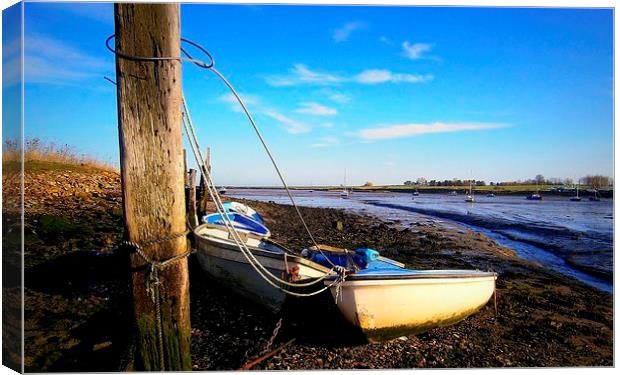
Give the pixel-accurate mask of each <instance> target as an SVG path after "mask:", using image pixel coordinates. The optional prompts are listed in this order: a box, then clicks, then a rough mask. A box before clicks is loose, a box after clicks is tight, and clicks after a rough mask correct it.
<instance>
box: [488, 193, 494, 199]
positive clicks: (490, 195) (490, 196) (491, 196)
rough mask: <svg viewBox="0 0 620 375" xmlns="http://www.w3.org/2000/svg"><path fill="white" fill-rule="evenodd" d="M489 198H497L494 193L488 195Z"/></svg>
mask: <svg viewBox="0 0 620 375" xmlns="http://www.w3.org/2000/svg"><path fill="white" fill-rule="evenodd" d="M487 197H488V198H493V197H495V194H493V193H489V194H487Z"/></svg>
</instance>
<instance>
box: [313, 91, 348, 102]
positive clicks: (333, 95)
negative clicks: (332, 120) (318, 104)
mask: <svg viewBox="0 0 620 375" xmlns="http://www.w3.org/2000/svg"><path fill="white" fill-rule="evenodd" d="M319 94H321V95H323V96H325V97H326V98H327V99H329V100H331V101H332V102H336V103H340V104H346V103H348V102H350V101H351V98H350V97H349V96H348V95H347V94H345V93H342V92H339V91H334V90H332V89H329V88H325V89H323V90H321V91H320V92H319Z"/></svg>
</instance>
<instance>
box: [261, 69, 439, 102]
mask: <svg viewBox="0 0 620 375" xmlns="http://www.w3.org/2000/svg"><path fill="white" fill-rule="evenodd" d="M432 79H433V76H432V75H430V74H424V75H420V74H411V73H393V72H391V71H389V70H386V69H367V70H364V71H362V72H361V73H359V74H357V75H355V76H353V77H346V76H340V75H336V74H331V73H324V72H316V71H313V70H310V69H309V68H308V67H307V66H306V65H304V64H295V65H293V69H292V70H291V74H290V75H288V76H269V77H267V83H268V84H270V85H272V86H296V85H303V84H309V85H321V86H330V85H337V84H340V83H343V82H357V83H362V84H376V83H385V82H408V83H418V82H427V81H430V80H432ZM331 99H332V100H334V101H340V102H346V101H347V100H348V97H347V96H346V95H344V94H340V93H338V94H337V95H335V96H332V97H331Z"/></svg>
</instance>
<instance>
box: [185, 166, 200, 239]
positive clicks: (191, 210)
mask: <svg viewBox="0 0 620 375" xmlns="http://www.w3.org/2000/svg"><path fill="white" fill-rule="evenodd" d="M187 221H188V222H189V225H191V226H192V228H194V227H196V226H197V225H198V213H197V212H196V170H195V169H190V170H189V194H188V198H187Z"/></svg>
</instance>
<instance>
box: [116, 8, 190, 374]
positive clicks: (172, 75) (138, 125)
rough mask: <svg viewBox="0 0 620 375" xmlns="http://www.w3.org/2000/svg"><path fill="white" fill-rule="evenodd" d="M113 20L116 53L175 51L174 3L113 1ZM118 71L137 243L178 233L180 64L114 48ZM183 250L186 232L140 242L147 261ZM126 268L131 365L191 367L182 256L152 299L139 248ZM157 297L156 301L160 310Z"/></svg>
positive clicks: (124, 168) (130, 221)
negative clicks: (132, 330) (133, 340)
mask: <svg viewBox="0 0 620 375" xmlns="http://www.w3.org/2000/svg"><path fill="white" fill-rule="evenodd" d="M114 20H115V31H116V51H117V52H119V53H123V54H125V55H130V56H143V57H154V56H157V57H166V56H174V57H178V56H180V13H179V5H178V4H132V3H117V4H115V5H114ZM116 77H117V82H118V85H117V101H118V123H119V138H120V155H121V179H122V187H123V209H124V213H125V229H126V234H125V235H126V238H127V239H128V240H130V241H133V242H135V243H137V244H138V245H140V244H144V243H145V242H147V241H151V240H157V239H162V238H165V237H167V236H174V235H178V234H183V233H184V231H185V230H186V223H185V204H184V192H183V190H184V189H183V182H184V181H183V179H184V178H183V173H184V170H183V141H182V133H181V125H182V124H181V62H180V61H177V60H161V61H135V60H131V59H127V58H123V57H121V56H119V55H118V54H117V56H116ZM187 249H188V247H187V238H186V236H184V235H181V236H179V237H176V238H174V239H172V240H163V241H161V242H159V243H155V244H152V245H150V246H144V247H142V251H143V252H144V253H145V254H146V256H147V257H149V258H150V259H152V260H164V259H168V258H170V257H173V256H176V255H181V254H183V253H185V252H186V251H187ZM131 267H132V284H133V285H132V291H133V307H134V317H135V321H136V329H137V339H138V342H137V345H136V356H135V361H134V367H135V369H136V370H147V371H149V370H174V371H190V370H191V369H192V367H191V357H190V321H189V278H188V270H187V258H181V259H180V260H179V261H175V262H173V263H171V264H170V265H169V266H167V267H165V268H162V269H160V270H159V275H158V281H159V284H157V285H159V288H158V290H159V298H154V299H151V297H152V296H153V293H152V292H149V291H148V290H149V289H150V290H151V291H152V290H153V288H154V285H153V283H152V282H150V283H147V281H148V276H149V275H151V276H153V274H152V273H149V272H148V270H149V267H148V264H147V263H146V261H145V260H144V259H142V258H141V257H140V256H139V255H138V254H137V253H136V252H133V253H132V254H131ZM151 281H152V280H151ZM154 301H155V302H156V301H159V303H160V308H159V309H158V308H156V306H157V304H156V303H155V302H154ZM157 311H160V312H161V315H159V316H160V317H161V319H158V318H157V317H158V315H157V313H156V312H157ZM158 321H160V322H161V325H160V326H159V325H158ZM160 337H161V339H162V340H161V341H160ZM160 345H161V346H162V347H163V350H160ZM162 352H163V353H162ZM162 354H163V355H162ZM162 357H163V358H162Z"/></svg>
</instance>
